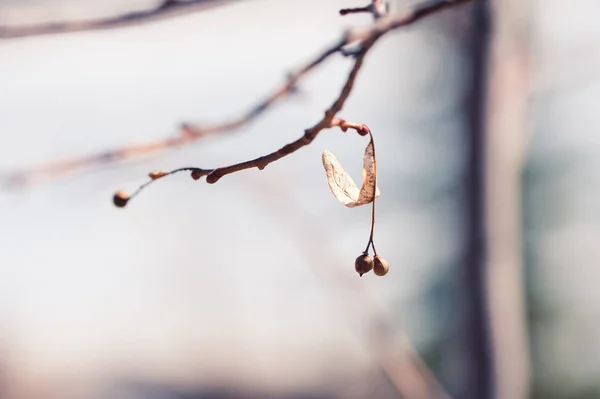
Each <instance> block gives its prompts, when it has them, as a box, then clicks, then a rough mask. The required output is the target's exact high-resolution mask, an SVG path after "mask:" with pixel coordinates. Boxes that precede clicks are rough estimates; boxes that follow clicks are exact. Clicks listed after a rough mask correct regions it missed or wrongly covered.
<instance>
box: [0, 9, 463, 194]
mask: <svg viewBox="0 0 600 399" xmlns="http://www.w3.org/2000/svg"><path fill="white" fill-rule="evenodd" d="M470 1H472V0H454V1H450V0H427V1H423V2H420V3H418V4H416V5H414V6H412V7H410V8H407V9H405V10H403V11H400V12H398V13H395V14H390V15H387V16H385V17H382V18H379V19H377V20H376V21H375V22H374V23H373V24H372V25H371V26H369V27H365V28H357V29H351V30H349V31H347V32H346V33H345V34H344V35H343V37H342V39H341V40H339V41H338V42H336V43H335V44H334V45H332V46H331V47H329V48H327V49H326V50H325V51H323V52H322V53H321V54H319V55H318V56H317V57H315V58H314V59H313V60H311V61H310V62H308V63H307V64H305V65H304V66H302V67H301V68H299V69H298V70H297V71H296V72H294V73H292V74H290V75H289V76H288V79H287V81H286V82H285V83H284V84H282V85H281V86H279V87H278V88H277V89H275V90H274V91H273V93H272V94H271V95H269V96H268V97H267V98H265V99H264V100H262V101H260V102H259V103H258V104H257V105H255V106H254V107H253V108H252V109H251V110H250V111H248V112H247V113H245V114H243V115H241V116H240V117H238V118H236V119H234V120H230V121H226V122H223V123H221V124H217V125H213V126H194V125H191V124H183V125H182V127H181V129H180V132H179V133H178V134H177V135H176V136H173V137H170V138H167V139H164V140H159V141H154V142H151V143H145V144H138V145H132V146H127V147H123V148H120V149H117V150H112V151H107V152H104V153H101V154H96V155H92V156H87V157H81V158H76V159H71V160H67V161H61V162H55V163H51V164H47V165H42V166H40V167H36V168H32V169H29V170H24V171H21V172H17V173H14V174H12V175H10V176H8V179H7V180H8V182H9V184H12V185H24V184H28V183H31V182H33V181H38V180H42V179H47V178H55V177H58V176H61V175H63V174H66V173H69V172H73V171H75V170H78V169H81V168H84V167H90V166H94V165H101V164H106V163H112V162H116V161H123V160H128V159H131V158H134V157H137V156H140V155H148V154H152V153H155V152H158V151H161V150H166V149H169V148H174V147H179V146H182V145H185V144H190V143H192V142H194V141H197V140H199V139H200V138H203V137H205V136H209V135H215V134H221V133H227V132H231V131H233V130H235V129H238V128H240V127H242V126H244V125H246V124H248V123H249V122H251V121H252V120H254V119H255V118H256V117H257V116H259V115H260V114H262V113H263V112H265V111H266V110H267V109H268V108H270V107H271V106H272V105H273V104H274V103H276V102H277V101H280V100H282V99H284V98H286V97H288V96H289V95H290V94H291V93H293V92H294V90H295V88H296V87H297V84H298V82H299V81H300V80H301V79H302V78H303V77H304V76H305V75H306V74H308V73H309V72H310V71H311V70H313V69H314V68H316V67H317V66H318V65H320V64H321V63H322V62H323V61H325V60H326V59H328V58H329V57H331V56H332V55H334V54H336V53H338V52H342V51H343V50H344V48H345V47H346V46H347V45H349V44H358V50H357V51H356V52H354V53H353V56H354V64H353V66H352V69H351V71H350V74H349V75H348V78H347V80H346V82H345V83H344V86H343V88H342V90H341V92H340V94H339V95H338V97H337V99H336V100H335V101H334V102H333V104H332V105H331V106H330V107H329V109H328V110H327V111H326V112H325V116H324V117H323V118H322V119H321V120H320V121H319V122H318V123H317V124H315V125H314V126H313V127H311V128H309V129H306V130H305V132H304V135H303V136H302V137H300V138H299V139H298V140H296V141H294V142H292V143H289V144H287V145H285V146H284V147H282V148H280V149H279V150H277V151H275V152H272V153H270V154H267V155H264V156H262V157H259V158H255V159H253V160H249V161H246V162H242V163H239V164H234V165H229V166H224V167H220V168H216V169H212V170H211V169H201V168H191V169H190V168H185V170H210V172H209V173H208V174H206V176H207V182H208V183H215V182H217V181H218V180H219V179H220V178H221V177H223V176H225V175H228V174H231V173H234V172H238V171H241V170H245V169H250V168H254V167H256V168H258V169H264V168H265V167H266V166H267V165H268V164H270V163H272V162H275V161H277V160H279V159H281V158H283V157H284V156H286V155H289V154H291V153H293V152H295V151H297V150H298V149H300V148H302V147H304V146H305V145H308V144H310V143H311V142H312V141H313V140H314V139H315V137H316V136H317V135H318V134H319V133H320V132H321V131H322V130H323V129H326V128H330V127H332V126H337V125H335V124H333V121H334V118H335V116H336V115H337V113H338V112H340V111H341V110H342V108H343V106H344V103H345V101H346V100H347V98H348V96H349V95H350V93H351V91H352V87H353V85H354V82H355V79H356V76H357V74H358V71H359V70H360V68H361V66H362V64H363V60H364V57H365V56H366V54H367V52H368V51H369V50H370V49H371V48H372V46H373V45H374V44H375V43H376V42H377V40H379V38H381V37H382V36H384V35H385V34H387V33H389V32H391V31H393V30H395V29H398V28H400V27H403V26H406V25H409V24H411V23H413V22H415V21H417V20H419V19H421V18H424V17H426V16H428V15H431V14H433V13H436V12H438V11H440V10H442V9H445V8H448V7H451V6H454V5H458V4H462V3H467V2H470ZM373 4H375V1H374V2H373ZM178 170H179V169H178Z"/></svg>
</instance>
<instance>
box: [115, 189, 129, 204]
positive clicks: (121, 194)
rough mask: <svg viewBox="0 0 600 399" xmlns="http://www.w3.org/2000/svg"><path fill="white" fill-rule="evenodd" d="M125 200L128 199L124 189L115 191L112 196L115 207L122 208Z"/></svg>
mask: <svg viewBox="0 0 600 399" xmlns="http://www.w3.org/2000/svg"><path fill="white" fill-rule="evenodd" d="M127 201H129V195H127V193H126V192H125V191H117V192H116V193H115V195H114V196H113V204H115V206H116V207H117V208H124V207H125V205H127Z"/></svg>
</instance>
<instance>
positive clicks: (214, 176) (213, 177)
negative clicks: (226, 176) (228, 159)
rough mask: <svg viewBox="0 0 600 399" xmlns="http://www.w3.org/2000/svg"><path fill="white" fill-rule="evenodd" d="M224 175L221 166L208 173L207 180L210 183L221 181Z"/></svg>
mask: <svg viewBox="0 0 600 399" xmlns="http://www.w3.org/2000/svg"><path fill="white" fill-rule="evenodd" d="M221 177H223V176H221V168H217V169H214V170H213V171H212V172H210V173H209V174H208V175H206V182H207V183H208V184H214V183H216V182H218V181H219V179H220V178H221Z"/></svg>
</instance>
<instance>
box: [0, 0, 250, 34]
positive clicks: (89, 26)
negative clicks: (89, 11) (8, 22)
mask: <svg viewBox="0 0 600 399" xmlns="http://www.w3.org/2000/svg"><path fill="white" fill-rule="evenodd" d="M234 1H239V0H188V1H185V2H182V1H177V0H164V1H163V2H162V3H161V4H159V5H158V7H154V8H152V9H149V10H143V11H134V12H130V13H127V14H125V15H119V16H116V17H110V18H107V19H96V20H88V21H65V22H50V23H46V24H40V25H29V26H0V39H14V38H19V37H27V36H40V35H47V34H58V33H71V32H81V31H89V30H102V29H117V28H125V27H128V26H134V25H139V24H147V23H150V22H155V21H159V20H164V19H168V18H175V17H179V16H182V15H188V14H191V13H195V12H199V11H204V10H207V9H209V8H212V7H217V6H220V5H224V4H229V3H232V2H234Z"/></svg>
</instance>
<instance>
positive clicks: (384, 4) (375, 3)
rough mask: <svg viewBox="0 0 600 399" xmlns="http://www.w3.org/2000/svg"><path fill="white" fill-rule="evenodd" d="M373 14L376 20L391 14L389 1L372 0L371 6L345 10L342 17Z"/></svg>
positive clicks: (341, 12)
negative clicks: (366, 13)
mask: <svg viewBox="0 0 600 399" xmlns="http://www.w3.org/2000/svg"><path fill="white" fill-rule="evenodd" d="M365 12H368V13H371V14H373V17H374V18H375V19H377V18H381V17H383V16H385V15H387V14H388V13H389V12H390V3H389V2H388V1H387V0H372V1H371V4H369V5H368V6H364V7H357V8H343V9H341V10H340V15H348V14H359V13H365Z"/></svg>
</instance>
